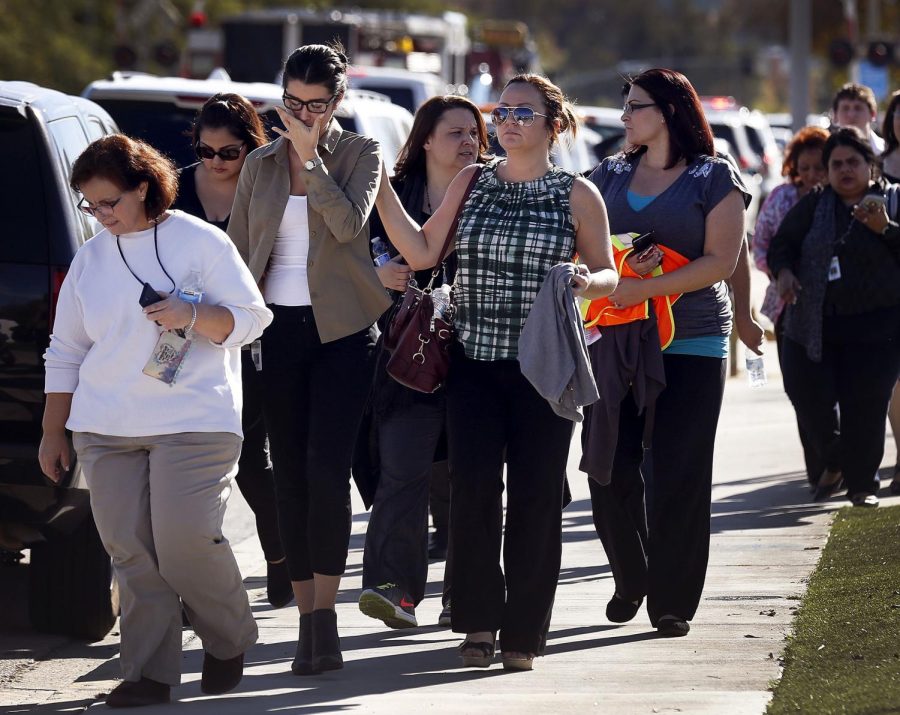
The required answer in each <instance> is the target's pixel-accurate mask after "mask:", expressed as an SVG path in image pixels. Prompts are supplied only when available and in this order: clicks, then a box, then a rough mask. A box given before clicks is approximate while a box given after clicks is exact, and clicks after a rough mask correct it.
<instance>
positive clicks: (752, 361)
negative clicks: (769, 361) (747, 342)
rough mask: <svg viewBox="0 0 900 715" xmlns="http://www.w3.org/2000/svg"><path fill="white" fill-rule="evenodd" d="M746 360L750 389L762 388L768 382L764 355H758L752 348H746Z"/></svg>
mask: <svg viewBox="0 0 900 715" xmlns="http://www.w3.org/2000/svg"><path fill="white" fill-rule="evenodd" d="M744 359H745V363H746V365H747V381H748V382H749V383H750V387H762V386H763V385H765V384H766V383H767V382H768V379H767V378H766V363H765V361H764V360H763V356H762V355H757V354H756V353H755V352H753V351H752V350H751V349H750V348H744Z"/></svg>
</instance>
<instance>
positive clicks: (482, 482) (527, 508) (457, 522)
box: [447, 353, 573, 654]
mask: <svg viewBox="0 0 900 715" xmlns="http://www.w3.org/2000/svg"><path fill="white" fill-rule="evenodd" d="M572 428H573V425H572V422H570V421H569V420H566V419H564V418H562V417H559V416H557V415H556V414H555V413H554V412H553V410H552V409H551V408H550V405H549V404H548V403H547V401H546V400H544V399H543V398H542V397H541V396H540V395H538V393H537V392H536V391H535V390H534V388H533V387H532V386H531V384H530V383H529V382H528V380H526V379H525V377H523V376H522V373H521V371H520V369H519V364H518V362H517V361H511V360H501V361H495V362H482V361H478V360H471V359H468V358H466V357H464V356H463V355H461V354H460V353H457V354H456V355H454V361H453V363H452V366H451V369H450V376H449V380H448V383H447V435H448V440H449V442H448V446H449V453H450V455H449V456H450V490H451V499H450V501H451V505H452V506H451V509H450V543H451V548H452V549H453V563H452V565H451V569H452V570H451V578H452V582H453V597H452V627H453V630H454V631H455V632H457V633H472V632H475V631H492V632H493V631H497V630H499V631H500V648H501V649H502V650H505V651H520V652H527V653H536V654H539V653H541V652H542V651H543V648H544V641H545V635H546V631H547V628H548V626H549V621H550V612H551V610H552V607H553V598H554V596H555V594H556V583H557V581H558V579H559V564H560V557H561V553H562V500H563V482H564V478H565V470H566V459H567V456H568V453H569V443H570V442H571V439H572ZM504 455H505V457H506V462H507V473H506V490H507V505H506V530H505V539H504V540H503V567H502V568H501V565H500V548H501V536H502V534H501V530H502V524H501V521H502V518H501V515H502V511H501V495H502V490H503V482H502V475H503V462H504Z"/></svg>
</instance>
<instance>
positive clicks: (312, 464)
mask: <svg viewBox="0 0 900 715" xmlns="http://www.w3.org/2000/svg"><path fill="white" fill-rule="evenodd" d="M283 86H284V97H283V99H284V105H285V107H286V109H280V108H279V115H280V117H281V120H282V122H283V123H284V126H285V129H278V128H276V129H275V131H276V132H277V133H278V134H279V135H280V138H279V139H276V140H275V141H274V142H272V143H271V144H267V145H266V146H264V147H260V148H259V149H257V150H256V151H254V152H253V153H252V154H250V156H249V157H247V161H246V162H245V164H244V168H243V170H242V171H241V177H240V180H239V182H238V189H237V194H236V196H235V199H234V207H233V209H232V212H231V220H230V221H229V223H228V233H229V235H230V236H231V238H232V240H233V241H234V243H235V245H236V246H237V247H238V251H240V254H241V256H243V258H244V260H245V261H247V263H248V265H249V266H250V271H251V273H252V274H253V277H254V278H255V279H256V280H257V281H260V285H261V288H262V291H263V296H264V297H265V299H266V303H267V304H268V305H269V307H270V308H271V309H272V312H273V313H274V314H275V318H274V320H273V322H272V325H271V326H270V327H269V329H268V330H266V332H265V334H264V335H263V337H262V341H261V355H260V358H261V368H262V369H261V371H260V377H261V379H262V386H263V414H264V415H265V422H266V428H267V430H268V432H269V443H270V446H271V449H272V462H273V466H274V469H275V494H276V499H277V502H278V528H279V531H280V533H281V543H282V546H283V547H284V551H285V554H286V555H287V563H288V570H289V571H290V576H291V582H292V585H293V589H294V594H295V596H296V598H297V606H298V608H299V610H300V635H299V639H298V643H297V652H296V657H295V658H294V662H293V664H292V665H291V670H292V672H294V673H295V674H297V675H308V674H310V673H317V672H320V671H324V670H334V669H337V668H341V667H343V658H342V656H341V650H340V641H339V638H338V630H337V617H336V615H335V611H334V605H335V600H336V598H337V591H338V587H339V586H340V582H341V575H342V574H343V573H344V569H345V567H346V563H347V549H348V547H349V543H350V523H351V521H350V519H351V511H350V463H351V457H352V453H353V445H354V442H355V438H356V432H357V426H358V424H359V420H360V417H361V415H362V411H363V407H364V405H365V401H366V395H367V393H368V389H369V384H370V375H371V373H370V371H369V369H368V367H367V366H368V355H369V351H370V349H371V344H372V338H371V327H372V325H373V324H374V323H375V321H376V320H377V319H378V317H379V316H380V315H381V314H382V313H384V311H385V310H386V309H387V308H388V306H389V305H390V299H389V298H388V295H387V292H386V291H385V289H384V288H383V287H382V285H381V283H380V281H379V280H378V276H377V274H376V273H375V269H374V266H373V265H372V258H371V254H370V252H369V229H368V221H369V214H370V213H371V211H372V208H373V206H374V204H375V195H376V193H377V192H378V185H379V182H380V179H381V155H380V149H379V147H378V144H377V143H376V142H375V141H373V140H372V139H369V138H367V137H363V136H359V135H357V134H353V133H351V132H346V131H343V130H342V129H341V127H340V125H339V124H338V123H337V121H335V120H334V112H335V110H336V109H337V107H338V106H339V105H340V103H341V99H342V98H343V96H344V92H345V91H346V89H347V58H346V56H345V55H344V53H343V51H342V49H341V48H340V47H339V46H326V45H305V46H303V47H300V48H298V49H297V50H295V51H294V52H293V53H291V56H290V57H288V59H287V61H286V62H285V66H284V79H283Z"/></svg>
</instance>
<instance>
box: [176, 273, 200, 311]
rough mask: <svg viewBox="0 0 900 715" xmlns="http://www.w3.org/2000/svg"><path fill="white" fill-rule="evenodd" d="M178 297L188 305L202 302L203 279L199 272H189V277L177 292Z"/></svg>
mask: <svg viewBox="0 0 900 715" xmlns="http://www.w3.org/2000/svg"><path fill="white" fill-rule="evenodd" d="M178 297H179V298H181V300H184V301H187V302H188V303H199V302H200V301H201V300H203V278H201V277H200V271H198V270H194V269H192V270H191V273H190V275H189V276H188V277H187V280H185V282H184V284H183V285H182V286H181V290H179V291H178Z"/></svg>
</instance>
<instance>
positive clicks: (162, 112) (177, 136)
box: [92, 97, 197, 167]
mask: <svg viewBox="0 0 900 715" xmlns="http://www.w3.org/2000/svg"><path fill="white" fill-rule="evenodd" d="M92 99H93V101H95V102H96V103H97V104H99V105H100V106H101V107H103V108H104V109H105V110H106V111H107V112H109V113H110V114H111V115H112V118H113V119H115V120H116V124H118V125H119V128H120V129H121V130H122V132H123V133H124V134H127V135H128V136H130V137H134V138H135V139H143V140H144V141H145V142H147V143H148V144H150V146H152V147H154V148H155V149H157V150H158V151H160V152H162V153H163V154H165V155H166V156H168V157H169V158H170V159H171V160H172V161H174V162H175V165H176V166H178V167H183V166H189V165H190V164H193V163H194V162H196V161H197V159H196V158H195V156H194V151H193V149H191V139H190V131H191V123H192V122H193V121H194V115H195V114H196V113H197V112H196V110H194V109H187V108H181V107H176V106H174V105H173V104H168V103H165V102H143V101H135V100H130V99H98V98H94V97H92Z"/></svg>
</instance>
